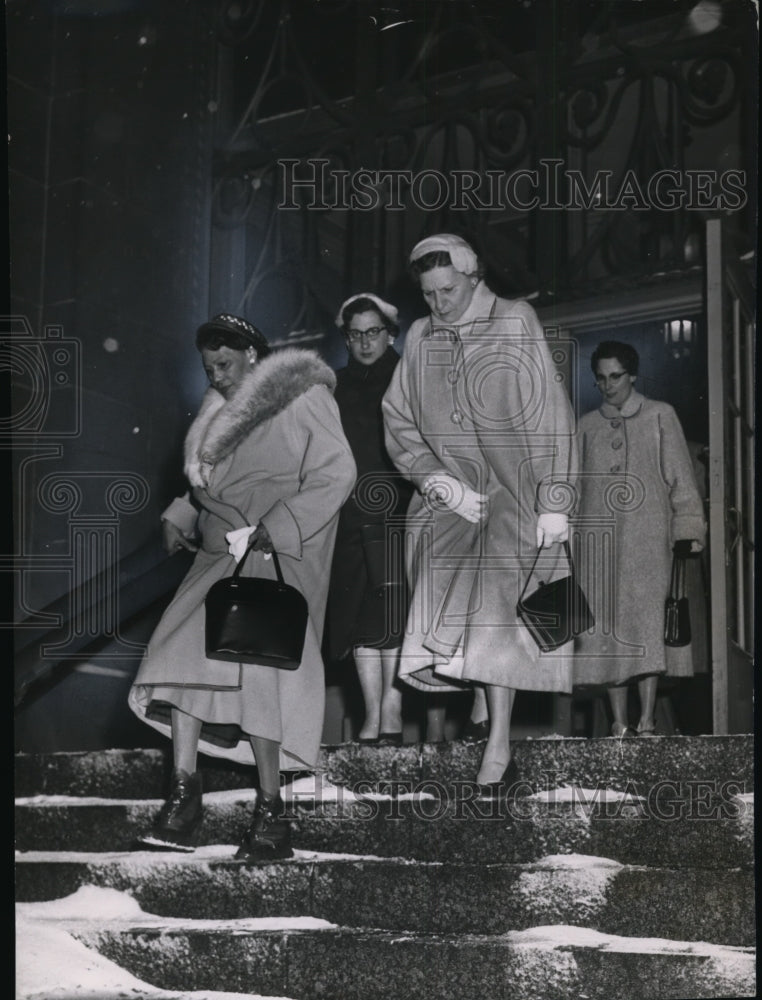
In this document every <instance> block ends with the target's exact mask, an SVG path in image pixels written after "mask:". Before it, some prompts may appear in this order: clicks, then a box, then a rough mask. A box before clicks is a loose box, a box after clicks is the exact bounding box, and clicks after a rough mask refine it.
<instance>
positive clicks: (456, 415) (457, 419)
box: [450, 410, 463, 424]
mask: <svg viewBox="0 0 762 1000" xmlns="http://www.w3.org/2000/svg"><path fill="white" fill-rule="evenodd" d="M450 420H452V422H453V423H454V424H459V423H461V422H462V420H463V414H462V413H461V412H460V410H453V412H452V413H451V414H450Z"/></svg>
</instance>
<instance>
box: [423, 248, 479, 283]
mask: <svg viewBox="0 0 762 1000" xmlns="http://www.w3.org/2000/svg"><path fill="white" fill-rule="evenodd" d="M451 264H452V258H451V257H450V254H449V253H448V252H447V250H430V251H429V253H425V254H423V256H422V257H417V258H416V259H415V260H413V261H411V262H410V263H409V264H408V266H407V269H408V273H409V274H410V276H411V277H412V278H413V280H414V281H416V282H419V281H420V277H421V275H422V274H425V272H426V271H433V270H434V268H435V267H450V265H451ZM475 273H476V276H477V278H479V280H481V279H482V278H483V277H484V265H483V264H482V262H481V261H480V260H479V256H478V254H477V255H476V272H475Z"/></svg>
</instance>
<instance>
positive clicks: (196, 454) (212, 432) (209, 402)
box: [185, 347, 336, 486]
mask: <svg viewBox="0 0 762 1000" xmlns="http://www.w3.org/2000/svg"><path fill="white" fill-rule="evenodd" d="M314 385H324V386H327V388H328V389H330V390H331V392H333V390H334V388H335V386H336V376H335V374H334V373H333V371H332V370H331V369H330V368H329V367H328V365H327V364H326V363H325V362H324V361H322V360H321V359H320V357H319V356H318V355H317V354H316V353H315V352H314V351H307V350H303V349H301V348H294V347H289V348H285V349H283V350H279V351H276V352H274V353H273V354H270V355H268V356H267V357H266V358H263V359H262V360H261V361H260V362H258V363H257V364H256V365H255V366H254V368H252V370H251V372H250V373H248V374H247V375H246V376H245V377H244V379H243V381H242V382H241V384H240V385H239V386H238V388H237V389H236V390H235V392H234V393H233V395H232V396H231V397H230V399H227V400H226V399H225V397H224V396H223V395H222V394H221V393H219V392H217V390H216V389H212V388H209V389H207V391H206V393H205V395H204V398H203V400H202V402H201V408H200V410H199V412H198V415H197V416H196V419H195V420H194V421H193V423H192V424H191V426H190V429H189V431H188V434H187V436H186V438H185V474H186V476H187V477H188V480H189V481H190V483H191V485H192V486H206V485H207V483H208V481H209V472H210V469H211V468H212V467H213V466H215V465H217V464H218V463H219V462H221V461H222V459H223V458H226V457H227V456H228V455H229V454H230V453H231V452H232V451H233V450H234V449H235V448H236V447H237V446H238V445H239V444H240V443H241V441H243V440H244V438H246V437H247V436H248V435H249V434H250V433H251V432H252V431H253V430H254V428H255V427H257V426H259V424H262V423H264V422H265V421H266V420H270V419H271V418H272V417H275V416H277V414H279V413H280V412H281V411H282V410H285V408H286V407H287V406H288V405H289V404H290V403H292V402H293V401H294V400H295V399H297V398H298V397H299V396H301V395H303V394H304V393H305V392H307V390H308V389H311V388H312V387H313V386H314Z"/></svg>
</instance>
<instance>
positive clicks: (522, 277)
mask: <svg viewBox="0 0 762 1000" xmlns="http://www.w3.org/2000/svg"><path fill="white" fill-rule="evenodd" d="M699 8H701V10H699ZM215 10H216V22H215V23H216V25H217V30H218V37H219V40H220V42H221V44H222V45H224V46H226V47H227V50H228V61H229V73H228V76H227V79H226V82H225V83H224V85H223V89H224V93H223V95H222V97H223V98H225V100H227V102H228V103H229V104H230V106H232V107H235V108H237V109H238V112H237V115H236V117H235V120H234V121H232V122H231V124H230V127H229V128H228V129H227V130H226V131H225V132H224V133H222V134H220V136H219V139H218V144H217V150H216V159H215V190H214V213H213V224H214V230H215V253H216V256H217V260H218V261H220V262H221V263H220V267H223V268H224V267H225V266H226V265H225V264H224V263H222V262H223V261H225V260H226V255H227V257H231V255H232V256H234V257H235V260H236V265H235V268H234V269H233V270H235V273H236V280H235V283H234V285H235V295H236V296H237V299H238V300H237V301H235V302H230V301H227V302H225V303H224V304H225V306H226V307H230V308H233V307H236V308H240V309H243V310H244V311H248V312H250V313H252V318H257V316H258V317H259V318H260V321H261V311H262V310H263V309H264V310H265V312H266V314H267V316H269V317H270V318H271V320H272V322H271V324H270V329H271V330H273V331H274V333H275V335H276V336H277V337H279V338H280V337H288V336H289V335H291V338H292V339H294V337H296V339H299V338H300V337H302V338H304V337H307V338H315V337H317V338H319V337H320V336H321V334H322V332H323V331H324V330H325V329H326V323H328V322H330V320H329V317H331V316H332V315H333V313H334V311H335V305H336V302H337V301H339V300H340V299H341V298H342V297H343V296H344V295H346V294H348V293H349V292H352V291H356V290H357V289H358V288H359V287H373V288H376V289H378V290H381V291H386V292H389V291H390V290H393V291H396V292H397V294H398V296H402V297H404V295H405V292H404V291H403V285H402V282H401V276H402V275H403V272H404V261H405V255H406V252H407V251H408V250H409V248H410V246H412V244H413V243H414V242H415V241H416V240H417V239H419V238H420V237H421V236H422V235H425V234H426V233H431V232H435V231H438V230H455V231H458V232H461V233H463V234H464V235H466V236H467V237H468V238H470V239H471V240H472V241H473V242H474V243H475V245H476V246H477V247H478V249H479V251H480V253H481V255H482V257H483V259H484V261H485V263H486V265H487V273H488V277H489V278H490V280H491V283H492V284H493V286H494V287H496V289H497V290H499V291H502V292H504V293H506V294H522V295H531V294H534V295H535V296H536V297H537V298H538V299H539V301H540V302H542V301H550V300H555V301H558V300H560V299H569V298H573V297H574V296H577V295H580V294H582V293H583V292H586V293H588V294H589V291H590V289H591V288H596V289H600V288H601V286H602V285H604V286H605V284H606V283H607V282H613V283H614V284H616V283H621V282H622V281H625V282H631V283H637V282H642V280H643V279H644V278H645V277H647V276H649V275H652V274H656V273H659V274H664V273H665V272H669V271H676V272H680V271H684V270H686V269H689V268H691V267H696V266H697V265H698V262H699V258H700V250H701V240H702V226H703V221H704V218H705V217H706V215H707V214H711V213H713V212H715V213H716V212H726V213H733V214H735V216H736V218H737V219H738V220H739V228H740V229H743V227H744V225H746V226H747V228H750V227H751V226H752V225H753V221H752V220H753V218H754V214H753V206H746V197H747V194H746V191H745V184H744V173H743V172H744V171H746V174H747V176H748V175H749V171H750V163H749V162H748V155H747V150H748V149H750V148H753V147H752V146H748V145H747V146H744V143H747V144H748V142H749V140H748V129H749V123H750V122H751V121H753V108H752V107H751V105H752V102H753V96H754V93H755V90H754V86H753V77H754V68H753V66H754V53H753V52H751V51H750V46H753V45H754V42H753V40H752V41H750V31H749V29H750V27H751V26H750V25H749V24H748V23H747V18H748V13H749V12H748V11H746V8H745V7H744V6H743V5H727V4H725V5H722V6H720V5H719V4H712V3H707V2H705V3H704V4H703V5H702V4H699V5H698V6H696V5H695V4H692V3H677V4H674V5H670V6H669V7H668V8H666V14H665V8H663V7H661V6H660V7H658V8H657V7H654V6H652V5H651V6H648V5H639V4H634V5H633V4H609V3H605V2H603V0H601V2H600V3H593V4H585V5H583V4H576V3H567V4H553V3H551V4H548V3H542V4H524V5H513V4H511V5H507V4H504V3H491V2H487V0H480V2H474V3H468V4H465V3H463V4H461V3H458V2H440V3H428V4H425V5H418V4H406V5H404V6H400V7H398V8H391V7H383V6H381V4H380V3H377V2H375V0H366V2H358V3H347V2H335V3H325V2H324V0H301V2H297V0H279V2H278V3H273V2H269V3H267V4H265V3H264V0H260V2H259V3H254V2H250V3H244V2H238V3H235V2H225V3H219V4H218V5H217V7H216V8H215ZM339 52H340V53H341V59H339V58H338V55H337V54H338V53H339ZM347 64H349V65H351V66H352V71H351V72H350V73H344V72H339V70H338V69H337V67H338V66H340V65H347ZM247 66H248V67H250V69H248V70H246V71H245V68H246V67H247ZM251 67H253V69H252V68H251ZM246 88H248V90H247V89H246ZM233 245H235V246H236V248H237V249H236V251H235V254H233V253H232V251H231V247H232V246H233ZM231 259H232V258H231ZM236 269H237V270H236ZM230 270H231V268H230V267H228V271H230ZM230 287H232V286H226V292H227V293H228V294H229V293H230ZM213 294H214V292H213Z"/></svg>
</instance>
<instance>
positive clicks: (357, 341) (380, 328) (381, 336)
mask: <svg viewBox="0 0 762 1000" xmlns="http://www.w3.org/2000/svg"><path fill="white" fill-rule="evenodd" d="M386 322H387V321H386V320H385V319H384V317H383V316H381V314H380V313H377V312H376V311H375V310H373V309H369V310H368V311H367V312H361V313H355V315H354V316H353V317H352V318H351V319H350V321H349V323H348V324H347V328H346V330H345V331H344V336H345V337H346V338H347V350H348V351H349V353H350V354H351V355H352V357H353V358H354V359H355V361H357V362H359V363H360V364H361V365H372V364H373V362H374V361H378V359H379V358H380V357H381V356H382V354H384V353H385V351H386V349H387V347H388V346H389V344H390V343H391V342H392V338H391V336H390V333H389V330H388V328H387V326H386Z"/></svg>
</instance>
